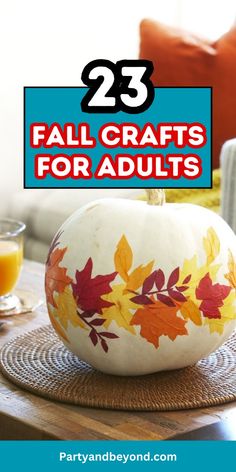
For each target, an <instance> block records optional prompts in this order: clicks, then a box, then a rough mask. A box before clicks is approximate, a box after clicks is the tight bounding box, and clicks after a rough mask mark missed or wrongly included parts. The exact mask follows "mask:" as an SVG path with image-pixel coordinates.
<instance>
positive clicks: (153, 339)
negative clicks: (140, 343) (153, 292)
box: [130, 300, 188, 348]
mask: <svg viewBox="0 0 236 472" xmlns="http://www.w3.org/2000/svg"><path fill="white" fill-rule="evenodd" d="M153 301H154V300H153ZM178 310H179V307H178V306H174V307H170V306H167V305H164V304H163V303H161V302H159V301H154V303H153V304H152V305H146V306H145V307H144V308H139V309H138V310H137V311H136V312H135V314H134V316H133V318H132V320H131V323H130V324H131V325H140V326H141V330H140V334H141V336H142V337H143V338H145V339H146V340H147V341H148V342H150V343H152V344H153V345H154V346H155V347H156V348H158V346H159V338H160V337H161V336H168V338H169V339H171V340H172V341H174V340H175V338H176V337H177V336H183V335H186V334H188V331H187V329H186V328H185V324H186V321H184V320H183V319H182V318H179V317H178V316H177V311H178Z"/></svg>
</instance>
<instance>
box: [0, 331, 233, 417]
mask: <svg viewBox="0 0 236 472" xmlns="http://www.w3.org/2000/svg"><path fill="white" fill-rule="evenodd" d="M0 368H1V370H2V373H3V374H4V375H5V376H6V377H7V378H8V379H10V380H11V381H12V382H13V383H15V384H17V385H19V386H20V387H22V388H24V389H26V390H30V391H31V392H33V393H36V394H37V395H41V396H43V397H46V398H49V399H52V400H57V401H61V402H66V403H72V404H76V405H81V406H90V407H100V408H110V409H119V410H178V409H185V408H197V407H204V406H210V405H217V404H220V403H226V402H230V401H232V400H235V399H236V334H234V335H233V336H232V337H231V338H230V340H229V341H228V342H227V343H225V344H224V346H222V347H221V348H220V349H219V350H218V351H217V352H215V353H214V354H212V355H211V356H209V357H208V358H206V359H203V360H202V361H200V362H199V363H198V364H197V365H196V366H193V367H188V368H186V369H182V370H178V371H169V372H162V373H157V374H152V375H146V376H139V377H116V376H111V375H105V374H102V373H99V372H97V371H96V370H94V369H93V368H92V367H90V366H88V365H87V364H85V363H84V362H82V361H80V360H79V359H78V358H77V357H75V356H74V355H73V354H72V353H70V352H69V351H68V350H67V349H66V348H65V347H64V345H63V344H62V343H61V341H60V340H59V339H58V337H57V336H56V334H55V333H54V331H53V329H52V328H51V326H45V327H43V328H39V329H36V330H34V331H31V332H29V333H26V334H24V335H21V336H19V337H17V338H15V339H13V340H12V341H10V342H8V343H7V344H6V345H5V346H4V347H3V348H2V350H1V353H0Z"/></svg>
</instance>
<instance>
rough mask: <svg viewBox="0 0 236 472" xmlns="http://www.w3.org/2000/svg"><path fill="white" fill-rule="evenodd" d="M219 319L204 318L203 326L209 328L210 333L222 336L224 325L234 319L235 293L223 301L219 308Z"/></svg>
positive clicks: (235, 316) (235, 311)
mask: <svg viewBox="0 0 236 472" xmlns="http://www.w3.org/2000/svg"><path fill="white" fill-rule="evenodd" d="M220 315H221V317H220V318H206V319H205V325H207V326H208V327H209V330H210V333H218V334H223V332H224V327H225V324H226V323H229V322H230V321H233V320H235V319H236V297H235V291H234V290H231V292H230V294H229V295H228V297H227V298H225V300H224V305H223V306H222V307H220Z"/></svg>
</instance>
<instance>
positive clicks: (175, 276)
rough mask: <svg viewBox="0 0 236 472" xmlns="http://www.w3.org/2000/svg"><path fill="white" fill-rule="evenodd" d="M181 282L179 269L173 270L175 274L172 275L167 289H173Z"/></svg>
mask: <svg viewBox="0 0 236 472" xmlns="http://www.w3.org/2000/svg"><path fill="white" fill-rule="evenodd" d="M178 280H179V267H176V269H174V270H173V272H172V273H171V274H170V277H169V280H168V283H167V288H170V287H173V286H174V285H175V284H176V283H177V282H178Z"/></svg>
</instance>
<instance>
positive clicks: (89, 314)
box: [79, 311, 96, 318]
mask: <svg viewBox="0 0 236 472" xmlns="http://www.w3.org/2000/svg"><path fill="white" fill-rule="evenodd" d="M95 313H96V311H83V312H82V313H79V316H80V318H92V316H93V315H95Z"/></svg>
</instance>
